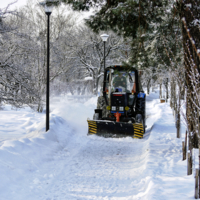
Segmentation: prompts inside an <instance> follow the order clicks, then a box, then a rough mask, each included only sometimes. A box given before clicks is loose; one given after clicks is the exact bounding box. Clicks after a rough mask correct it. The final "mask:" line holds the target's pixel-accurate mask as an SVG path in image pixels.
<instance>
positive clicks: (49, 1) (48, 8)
mask: <svg viewBox="0 0 200 200" xmlns="http://www.w3.org/2000/svg"><path fill="white" fill-rule="evenodd" d="M58 3H59V2H58V1H53V0H46V1H44V2H40V5H42V6H43V7H44V11H45V13H46V15H47V82H46V131H48V130H49V60H50V59H49V58H50V48H49V44H50V42H49V32H50V31H49V29H50V27H49V24H50V15H51V13H52V10H53V7H54V5H58Z"/></svg>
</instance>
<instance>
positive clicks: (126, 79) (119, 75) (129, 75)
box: [111, 71, 135, 92]
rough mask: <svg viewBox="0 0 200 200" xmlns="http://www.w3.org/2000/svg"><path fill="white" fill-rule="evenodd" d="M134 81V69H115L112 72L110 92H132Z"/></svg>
mask: <svg viewBox="0 0 200 200" xmlns="http://www.w3.org/2000/svg"><path fill="white" fill-rule="evenodd" d="M134 83H135V72H134V71H129V72H126V71H115V72H114V73H112V81H111V91H112V92H132V90H133V89H134V88H133V87H134Z"/></svg>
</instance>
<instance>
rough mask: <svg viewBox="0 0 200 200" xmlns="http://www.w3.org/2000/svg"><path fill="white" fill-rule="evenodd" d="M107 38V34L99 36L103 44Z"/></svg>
mask: <svg viewBox="0 0 200 200" xmlns="http://www.w3.org/2000/svg"><path fill="white" fill-rule="evenodd" d="M108 37H109V35H107V34H105V33H104V34H102V35H101V39H102V40H103V41H104V42H106V41H107V39H108Z"/></svg>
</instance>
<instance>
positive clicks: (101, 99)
mask: <svg viewBox="0 0 200 200" xmlns="http://www.w3.org/2000/svg"><path fill="white" fill-rule="evenodd" d="M97 109H101V110H102V117H107V109H106V101H105V98H104V97H103V96H100V97H98V99H97Z"/></svg>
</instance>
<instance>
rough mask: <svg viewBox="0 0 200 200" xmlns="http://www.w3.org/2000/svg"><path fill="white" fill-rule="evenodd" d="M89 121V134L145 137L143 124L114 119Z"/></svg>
mask: <svg viewBox="0 0 200 200" xmlns="http://www.w3.org/2000/svg"><path fill="white" fill-rule="evenodd" d="M87 121H88V134H97V135H105V136H107V135H109V136H108V137H113V136H114V135H120V136H122V137H125V136H131V137H133V138H143V134H144V131H143V125H142V124H132V123H126V122H113V121H94V120H87Z"/></svg>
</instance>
